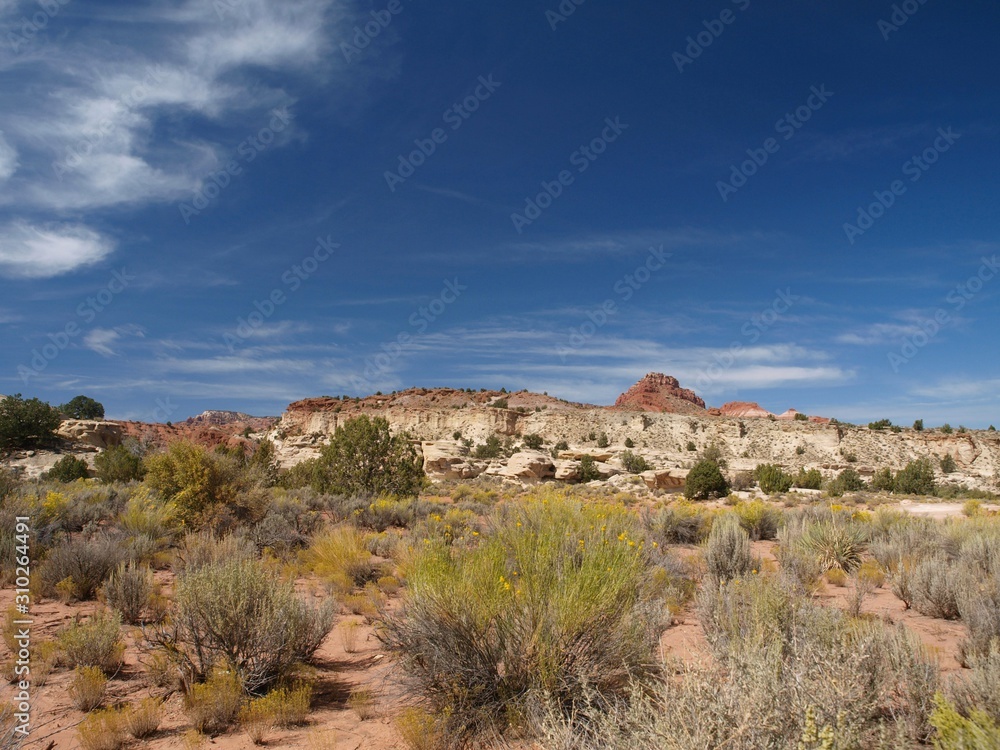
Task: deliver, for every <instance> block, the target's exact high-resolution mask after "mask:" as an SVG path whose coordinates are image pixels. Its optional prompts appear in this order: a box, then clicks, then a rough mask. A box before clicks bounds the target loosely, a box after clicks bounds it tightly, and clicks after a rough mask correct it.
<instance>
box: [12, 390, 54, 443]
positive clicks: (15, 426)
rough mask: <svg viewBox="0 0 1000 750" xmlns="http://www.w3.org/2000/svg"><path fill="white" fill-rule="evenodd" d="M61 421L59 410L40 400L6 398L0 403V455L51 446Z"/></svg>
mask: <svg viewBox="0 0 1000 750" xmlns="http://www.w3.org/2000/svg"><path fill="white" fill-rule="evenodd" d="M61 421H62V417H61V416H60V415H59V411H58V410H57V409H53V408H52V407H51V406H49V405H48V404H47V403H45V402H44V401H39V400H38V399H37V398H29V399H25V398H22V396H21V394H20V393H15V394H14V395H13V396H7V398H5V399H3V400H2V401H0V452H3V453H7V452H10V451H14V450H19V449H21V448H31V447H33V446H40V445H46V444H48V443H51V442H52V441H53V440H54V439H55V431H56V429H57V428H58V427H59V423H60V422H61Z"/></svg>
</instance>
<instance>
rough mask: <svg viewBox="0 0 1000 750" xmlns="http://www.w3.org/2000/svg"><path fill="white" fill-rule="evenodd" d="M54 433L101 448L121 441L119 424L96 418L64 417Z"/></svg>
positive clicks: (75, 441) (118, 443) (112, 445)
mask: <svg viewBox="0 0 1000 750" xmlns="http://www.w3.org/2000/svg"><path fill="white" fill-rule="evenodd" d="M56 434H57V435H58V436H59V437H61V438H63V439H65V440H70V441H72V442H74V443H83V444H84V445H89V446H91V447H93V448H100V449H101V450H104V449H106V448H112V447H114V446H116V445H120V444H121V442H122V428H121V426H120V425H117V424H115V423H114V422H104V421H102V420H97V419H64V420H63V423H62V424H61V425H59V429H57V430H56Z"/></svg>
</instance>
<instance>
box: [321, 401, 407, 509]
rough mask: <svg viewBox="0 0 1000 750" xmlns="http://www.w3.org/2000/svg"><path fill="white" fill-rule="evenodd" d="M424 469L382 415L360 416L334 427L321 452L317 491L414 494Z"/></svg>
mask: <svg viewBox="0 0 1000 750" xmlns="http://www.w3.org/2000/svg"><path fill="white" fill-rule="evenodd" d="M423 479H424V470H423V467H422V464H421V462H420V459H419V458H418V456H417V452H416V450H415V449H414V447H413V445H412V444H411V442H410V439H409V436H408V435H406V434H398V435H393V434H391V433H390V431H389V423H388V421H386V419H385V418H383V417H375V418H374V419H372V418H369V417H368V416H367V415H361V416H360V417H355V418H354V419H350V420H348V421H347V422H345V423H344V424H343V425H341V426H340V427H338V428H337V431H336V432H335V433H334V434H333V437H332V438H331V440H330V443H329V444H328V445H325V446H324V447H323V448H322V450H321V451H320V457H319V469H318V482H317V484H316V486H314V489H316V491H317V492H326V493H337V494H342V495H365V496H369V497H370V496H373V495H375V496H377V495H400V496H404V497H405V496H411V495H416V494H417V493H418V492H419V491H420V487H421V486H422V484H423Z"/></svg>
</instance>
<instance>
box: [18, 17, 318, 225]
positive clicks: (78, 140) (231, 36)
mask: <svg viewBox="0 0 1000 750" xmlns="http://www.w3.org/2000/svg"><path fill="white" fill-rule="evenodd" d="M334 2H335V0H285V1H284V2H281V3H273V2H268V0H240V2H238V3H234V4H229V3H220V2H213V1H212V0H188V1H187V2H184V3H183V4H181V5H180V6H178V7H175V8H167V9H165V8H163V7H156V6H154V7H142V8H140V7H135V8H130V15H129V17H128V19H127V20H128V21H129V24H128V28H129V30H130V32H131V33H130V34H127V35H126V34H122V33H114V31H113V30H114V29H116V28H122V24H121V23H108V24H107V29H109V30H110V31H108V32H107V33H105V32H104V31H102V32H101V35H100V37H96V36H91V35H90V34H89V33H88V31H87V29H86V28H81V29H78V30H76V31H75V32H74V34H73V35H72V37H71V43H66V44H60V45H58V46H56V45H48V46H46V47H45V49H44V52H45V54H40V53H38V52H36V51H32V50H28V51H26V52H23V53H22V54H21V55H20V56H17V57H14V58H11V59H6V60H3V61H0V63H3V64H4V65H0V67H3V66H6V67H8V68H10V69H11V72H12V74H11V75H9V76H8V81H9V82H8V83H6V84H0V91H2V92H3V93H4V94H5V95H6V96H7V98H8V100H9V101H10V102H12V106H10V107H5V108H4V111H2V112H0V129H2V130H3V138H5V139H6V140H5V141H0V178H2V177H3V175H4V174H7V173H9V174H7V178H8V182H9V184H10V185H13V186H15V187H16V189H14V190H5V191H4V194H3V197H0V203H4V204H7V205H8V206H15V207H21V208H24V207H30V208H31V209H35V210H54V211H70V210H79V209H92V208H101V207H110V206H118V205H136V204H145V203H150V202H162V201H174V200H178V199H179V198H181V197H185V196H187V197H190V196H191V194H192V193H193V191H194V190H196V189H197V188H198V187H199V185H200V181H201V179H202V178H203V177H204V176H205V175H207V174H208V173H209V172H211V171H212V170H214V169H218V168H219V164H220V163H221V162H222V161H224V160H225V159H227V158H229V157H230V154H229V150H228V148H227V146H225V145H223V144H222V143H215V142H194V141H191V140H189V139H187V140H186V139H185V137H184V132H185V131H184V123H185V120H186V118H189V117H190V116H191V115H192V114H197V115H200V116H203V117H208V118H211V119H213V120H215V121H216V123H217V124H218V125H222V126H224V127H227V128H229V129H230V130H231V131H232V132H234V137H235V138H236V140H235V141H233V143H232V144H229V146H230V147H235V143H236V142H238V141H239V140H240V138H239V129H240V128H242V127H246V128H247V134H250V133H256V132H257V131H258V130H259V129H260V127H262V126H263V125H264V124H266V119H265V118H266V113H267V112H268V111H269V110H270V109H271V108H273V107H276V106H279V105H288V104H291V103H292V101H293V98H292V97H291V96H290V95H289V94H288V93H287V92H286V91H285V90H284V89H282V88H279V87H276V86H273V85H268V84H265V83H263V82H262V81H261V79H260V78H259V77H252V78H251V77H250V76H249V75H248V73H249V72H250V71H251V69H254V68H257V69H260V68H263V69H270V70H281V71H301V72H303V73H306V74H309V75H315V74H320V75H321V74H322V72H321V71H322V68H323V66H322V65H321V64H320V61H321V58H322V57H323V55H324V54H325V52H326V51H327V49H328V47H329V44H330V42H329V34H328V33H327V26H328V23H327V22H328V16H329V15H330V12H331V8H333V7H334ZM220 9H223V10H224V11H225V12H222V11H220ZM93 12H94V13H95V14H96V15H97V16H98V17H100V15H101V13H102V9H101V8H100V7H98V8H95V9H94V10H93ZM103 12H104V13H107V12H108V11H107V10H106V9H104V10H103ZM118 20H121V19H118ZM102 28H103V27H102ZM40 85H41V86H44V88H46V89H47V90H48V91H49V92H50V93H49V94H48V95H47V96H45V97H39V96H36V95H34V94H32V91H33V90H34V89H36V88H38V87H39V86H40ZM165 121H169V122H170V124H171V128H170V130H171V135H170V136H169V137H164V136H163V135H162V133H161V132H160V129H159V128H158V125H160V123H161V122H165ZM234 129H235V130H234ZM4 144H6V145H4ZM18 158H19V159H20V162H21V165H22V168H21V169H20V170H18V171H17V172H13V168H12V166H11V165H13V164H16V160H17V159H18ZM25 167H30V168H25Z"/></svg>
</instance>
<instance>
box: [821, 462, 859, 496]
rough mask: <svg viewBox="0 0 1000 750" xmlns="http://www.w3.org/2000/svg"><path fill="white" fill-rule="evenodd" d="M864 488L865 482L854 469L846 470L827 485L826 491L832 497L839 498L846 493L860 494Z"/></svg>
mask: <svg viewBox="0 0 1000 750" xmlns="http://www.w3.org/2000/svg"><path fill="white" fill-rule="evenodd" d="M864 488H865V482H864V480H863V479H862V478H861V475H860V474H858V472H856V471H855V470H854V469H851V468H847V469H844V470H843V471H842V472H840V474H838V475H837V478H836V479H833V480H831V481H830V482H829V483H828V484H827V486H826V491H827V492H829V493H830V494H831V495H832V496H833V497H840V496H841V495H843V494H844V493H846V492H860V491H861V490H863V489H864Z"/></svg>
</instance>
